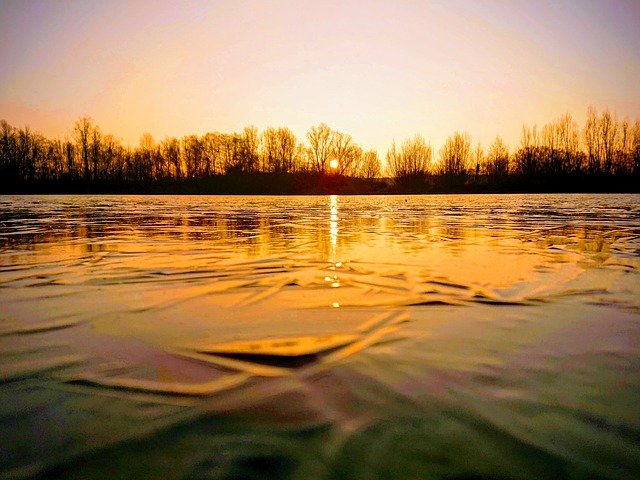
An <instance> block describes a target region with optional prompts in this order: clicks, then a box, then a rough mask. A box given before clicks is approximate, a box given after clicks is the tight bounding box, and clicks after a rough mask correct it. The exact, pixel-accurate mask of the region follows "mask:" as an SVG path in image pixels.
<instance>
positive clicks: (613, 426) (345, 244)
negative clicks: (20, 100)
mask: <svg viewBox="0 0 640 480" xmlns="http://www.w3.org/2000/svg"><path fill="white" fill-rule="evenodd" d="M0 382H1V384H2V389H0V477H3V478H32V477H37V476H42V477H46V478H66V479H69V478H139V479H142V478H166V479H186V478H194V479H204V478H215V479H232V478H233V479H239V478H295V479H315V478H322V479H329V478H331V479H345V478H348V479H374V478H385V479H386V478H388V479H391V478H393V479H396V478H397V479H401V478H407V479H409V478H411V479H414V478H457V479H471V478H487V479H488V478H492V479H496V478H517V479H540V478H606V479H628V478H638V476H639V475H640V407H639V405H640V196H639V195H495V196H494V195H478V196H476V195H466V196H457V195H442V196H439V195H438V196H379V197H375V196H372V197H369V196H364V197H343V196H310V197H254V196H238V197H234V196H229V197H216V196H201V197H200V196H185V197H182V196H153V197H145V196H0Z"/></svg>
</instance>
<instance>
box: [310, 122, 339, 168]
mask: <svg viewBox="0 0 640 480" xmlns="http://www.w3.org/2000/svg"><path fill="white" fill-rule="evenodd" d="M307 140H308V141H309V146H310V149H309V153H310V157H311V163H312V167H313V170H314V171H316V172H318V173H325V172H326V171H327V168H328V166H329V161H330V160H331V155H332V151H333V144H332V143H333V135H332V134H331V129H330V128H329V126H328V125H327V124H326V123H321V124H320V125H318V126H317V127H311V129H310V130H309V131H308V132H307Z"/></svg>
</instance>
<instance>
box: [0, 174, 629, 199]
mask: <svg viewBox="0 0 640 480" xmlns="http://www.w3.org/2000/svg"><path fill="white" fill-rule="evenodd" d="M0 193H1V194H154V195H162V194H171V195H234V194H237V195H332V194H333V195H393V194H446V193H456V194H460V193H470V194H477V193H640V178H638V177H637V176H634V175H620V176H616V175H566V176H556V177H547V176H544V177H543V176H541V177H533V178H531V177H524V176H519V175H507V176H503V177H491V176H460V177H451V176H445V175H425V176H416V177H407V178H400V179H393V178H376V179H363V178H353V177H346V176H340V175H326V174H325V175H319V174H311V173H283V174H276V173H240V174H229V175H214V176H209V177H201V178H188V179H159V180H149V181H144V182H133V181H115V180H95V181H83V180H78V179H62V180H54V181H37V182H11V183H8V182H7V183H5V182H0Z"/></svg>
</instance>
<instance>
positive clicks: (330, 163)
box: [329, 158, 338, 170]
mask: <svg viewBox="0 0 640 480" xmlns="http://www.w3.org/2000/svg"><path fill="white" fill-rule="evenodd" d="M329 166H330V167H331V168H332V169H334V170H335V169H336V168H338V160H336V159H335V158H334V159H333V160H331V161H330V162H329Z"/></svg>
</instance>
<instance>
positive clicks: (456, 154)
mask: <svg viewBox="0 0 640 480" xmlns="http://www.w3.org/2000/svg"><path fill="white" fill-rule="evenodd" d="M470 159H471V137H470V136H469V134H468V133H460V132H455V133H454V134H453V135H452V136H450V137H449V138H447V140H446V142H445V144H444V146H443V147H442V148H441V149H440V165H439V169H440V173H441V174H442V175H447V176H456V177H457V176H461V175H464V174H465V173H466V171H467V168H468V166H469V161H470Z"/></svg>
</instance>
